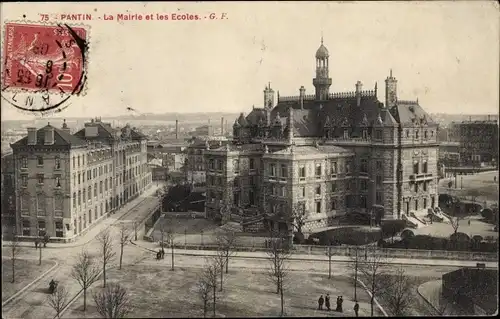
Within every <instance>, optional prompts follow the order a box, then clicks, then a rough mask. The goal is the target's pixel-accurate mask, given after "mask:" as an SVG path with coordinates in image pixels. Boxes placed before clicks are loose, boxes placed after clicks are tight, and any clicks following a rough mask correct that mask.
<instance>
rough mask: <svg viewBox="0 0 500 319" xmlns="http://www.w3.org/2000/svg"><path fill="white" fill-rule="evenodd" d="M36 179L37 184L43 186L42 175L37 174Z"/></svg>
mask: <svg viewBox="0 0 500 319" xmlns="http://www.w3.org/2000/svg"><path fill="white" fill-rule="evenodd" d="M37 178H38V184H43V180H44V176H43V174H38V176H37Z"/></svg>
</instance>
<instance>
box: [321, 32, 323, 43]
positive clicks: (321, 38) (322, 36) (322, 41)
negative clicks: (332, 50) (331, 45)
mask: <svg viewBox="0 0 500 319" xmlns="http://www.w3.org/2000/svg"><path fill="white" fill-rule="evenodd" d="M321 45H323V31H321Z"/></svg>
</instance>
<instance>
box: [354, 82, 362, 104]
mask: <svg viewBox="0 0 500 319" xmlns="http://www.w3.org/2000/svg"><path fill="white" fill-rule="evenodd" d="M362 90H363V84H362V83H361V81H358V82H356V104H357V106H358V107H359V106H360V105H361V91H362Z"/></svg>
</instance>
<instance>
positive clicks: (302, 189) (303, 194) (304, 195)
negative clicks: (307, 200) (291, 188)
mask: <svg viewBox="0 0 500 319" xmlns="http://www.w3.org/2000/svg"><path fill="white" fill-rule="evenodd" d="M299 195H300V196H301V197H306V188H305V187H304V186H302V187H300V192H299Z"/></svg>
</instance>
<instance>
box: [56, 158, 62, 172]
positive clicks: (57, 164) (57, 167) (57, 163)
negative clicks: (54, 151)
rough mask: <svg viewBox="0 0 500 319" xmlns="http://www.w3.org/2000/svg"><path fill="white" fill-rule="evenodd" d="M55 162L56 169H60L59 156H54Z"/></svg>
mask: <svg viewBox="0 0 500 319" xmlns="http://www.w3.org/2000/svg"><path fill="white" fill-rule="evenodd" d="M55 161H56V169H60V168H61V158H60V157H59V156H56V158H55Z"/></svg>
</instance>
